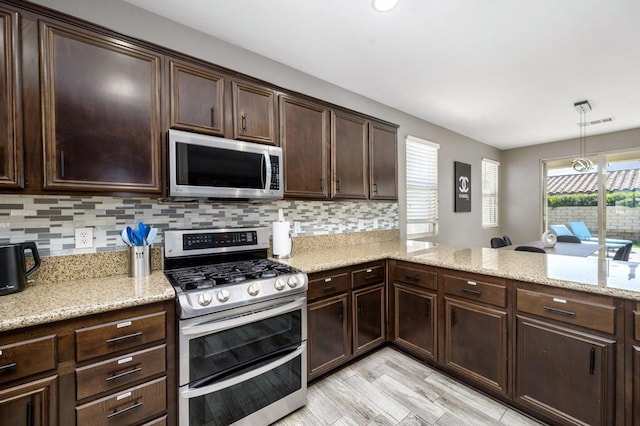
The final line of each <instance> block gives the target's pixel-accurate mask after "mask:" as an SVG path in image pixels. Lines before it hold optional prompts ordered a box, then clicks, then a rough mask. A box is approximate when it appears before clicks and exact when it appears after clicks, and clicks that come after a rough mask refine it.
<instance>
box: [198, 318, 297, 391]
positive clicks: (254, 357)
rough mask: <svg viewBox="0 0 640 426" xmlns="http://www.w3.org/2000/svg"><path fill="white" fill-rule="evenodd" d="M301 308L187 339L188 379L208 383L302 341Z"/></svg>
mask: <svg viewBox="0 0 640 426" xmlns="http://www.w3.org/2000/svg"><path fill="white" fill-rule="evenodd" d="M301 317H302V311H301V310H300V309H297V310H295V311H292V312H288V313H285V314H282V315H278V316H274V317H271V318H267V319H264V320H262V321H256V322H252V323H249V324H244V325H241V326H238V327H234V328H230V329H228V330H224V331H220V332H217V333H214V334H209V335H205V336H202V337H199V338H196V339H192V340H190V341H189V381H190V382H191V383H193V382H194V381H197V380H200V379H203V378H206V379H207V382H211V381H215V380H217V377H216V376H219V377H222V376H225V375H228V374H230V373H233V372H234V371H235V370H237V369H238V368H242V367H243V364H246V363H252V362H253V363H255V362H260V361H261V360H263V359H266V358H269V357H270V355H271V356H273V354H276V353H277V352H279V351H282V350H284V349H287V348H291V347H293V346H298V345H299V344H300V341H301V340H302V338H301V337H302V325H301Z"/></svg>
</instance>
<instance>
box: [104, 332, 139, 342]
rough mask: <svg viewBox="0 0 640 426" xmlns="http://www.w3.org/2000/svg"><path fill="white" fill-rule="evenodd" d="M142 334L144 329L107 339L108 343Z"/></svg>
mask: <svg viewBox="0 0 640 426" xmlns="http://www.w3.org/2000/svg"><path fill="white" fill-rule="evenodd" d="M138 336H142V331H138V332H136V333H131V334H125V335H124V336H119V337H112V338H111V339H107V343H116V342H120V341H122V340H126V339H133V338H134V337H138Z"/></svg>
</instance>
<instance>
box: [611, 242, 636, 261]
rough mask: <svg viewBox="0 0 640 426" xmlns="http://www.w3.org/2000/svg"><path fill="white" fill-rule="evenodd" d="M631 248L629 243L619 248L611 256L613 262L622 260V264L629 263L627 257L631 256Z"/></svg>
mask: <svg viewBox="0 0 640 426" xmlns="http://www.w3.org/2000/svg"><path fill="white" fill-rule="evenodd" d="M631 247H632V244H631V243H629V244H627V245H625V246H622V247H620V248H619V249H618V250H617V251H616V254H615V255H613V260H622V261H624V262H628V261H629V255H630V254H631Z"/></svg>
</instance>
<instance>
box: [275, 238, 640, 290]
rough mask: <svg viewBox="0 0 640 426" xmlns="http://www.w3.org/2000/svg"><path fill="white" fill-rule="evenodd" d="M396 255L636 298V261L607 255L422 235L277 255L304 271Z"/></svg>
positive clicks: (638, 286) (639, 283) (638, 281)
mask: <svg viewBox="0 0 640 426" xmlns="http://www.w3.org/2000/svg"><path fill="white" fill-rule="evenodd" d="M381 259H395V260H404V261H407V262H414V263H420V264H424V265H431V266H437V267H442V268H450V269H457V270H460V271H467V272H475V273H479V274H484V275H492V276H497V277H503V278H509V279H514V280H519V281H526V282H531V283H537V284H544V285H549V286H554V287H561V288H567V289H573V290H580V291H585V292H590V293H598V294H604V295H609V296H615V297H621V298H625V299H633V300H640V273H639V277H636V274H635V273H636V267H637V266H638V264H637V263H632V262H618V261H613V260H611V259H610V258H598V257H595V256H593V257H576V256H561V255H553V254H545V255H541V254H539V253H527V252H517V251H513V250H496V249H491V248H483V247H458V246H450V245H443V244H435V243H428V242H421V241H411V240H409V241H399V240H395V241H383V242H374V243H369V244H360V245H349V246H334V247H331V248H321V249H316V250H314V249H306V250H303V251H295V252H294V254H293V256H292V257H291V258H289V259H277V261H279V262H282V263H285V264H287V265H290V266H293V267H294V268H298V269H300V270H302V271H304V272H306V273H313V272H320V271H325V270H329V269H334V268H340V267H343V266H351V265H356V264H360V263H365V262H370V261H375V260H381Z"/></svg>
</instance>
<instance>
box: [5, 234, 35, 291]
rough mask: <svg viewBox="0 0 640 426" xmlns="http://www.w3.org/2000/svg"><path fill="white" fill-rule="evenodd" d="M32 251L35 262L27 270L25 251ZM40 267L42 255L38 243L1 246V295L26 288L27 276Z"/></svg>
mask: <svg viewBox="0 0 640 426" xmlns="http://www.w3.org/2000/svg"><path fill="white" fill-rule="evenodd" d="M27 250H30V251H31V254H32V255H33V260H34V261H35V264H34V265H33V266H32V267H31V269H29V270H27V264H26V261H25V253H26V251H27ZM39 267H40V255H39V254H38V247H36V243H34V242H27V243H22V244H9V245H6V246H0V296H3V295H5V294H9V293H15V292H17V291H22V290H24V287H25V286H26V284H27V277H28V276H29V275H31V274H32V273H33V272H35V270H36V269H38V268H39Z"/></svg>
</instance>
